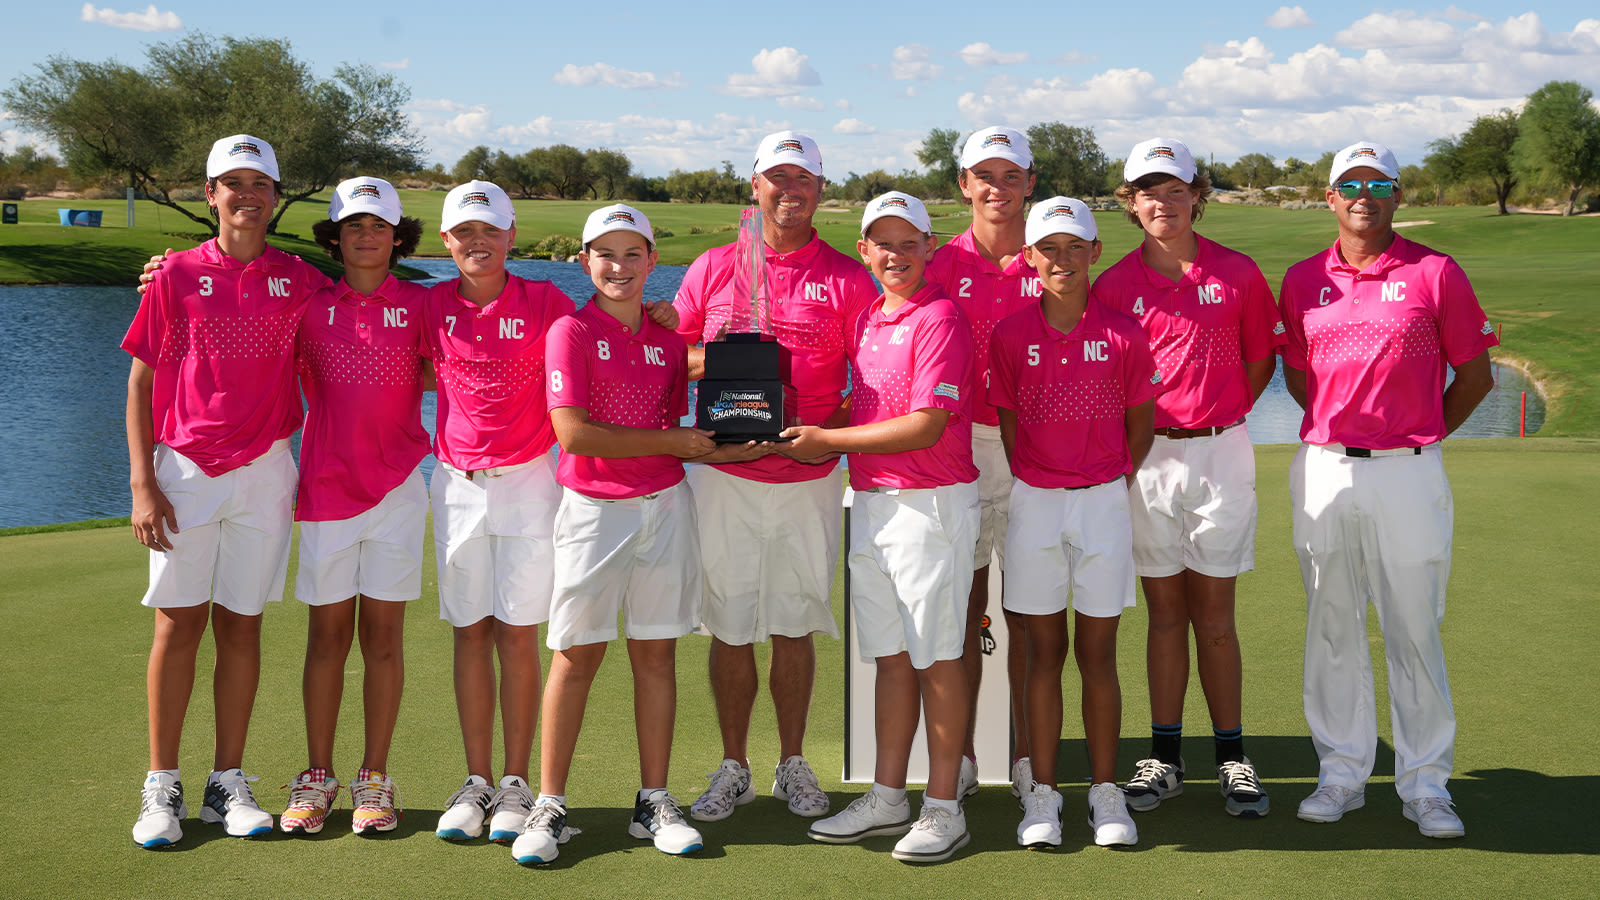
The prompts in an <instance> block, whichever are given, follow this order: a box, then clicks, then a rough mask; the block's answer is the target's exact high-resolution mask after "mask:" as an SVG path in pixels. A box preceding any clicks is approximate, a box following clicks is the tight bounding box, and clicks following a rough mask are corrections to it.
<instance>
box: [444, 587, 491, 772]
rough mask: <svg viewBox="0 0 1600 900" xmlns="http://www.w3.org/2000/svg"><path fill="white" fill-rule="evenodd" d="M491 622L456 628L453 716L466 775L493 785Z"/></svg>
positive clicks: (484, 621)
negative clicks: (458, 722) (457, 724)
mask: <svg viewBox="0 0 1600 900" xmlns="http://www.w3.org/2000/svg"><path fill="white" fill-rule="evenodd" d="M494 625H495V622H494V619H493V618H484V619H479V620H478V621H477V622H474V623H473V624H471V625H466V626H459V627H457V628H456V629H455V666H454V676H455V687H456V713H457V715H458V716H459V717H460V719H461V742H462V744H463V745H464V746H465V748H466V754H467V772H468V773H470V774H472V775H481V776H482V777H484V778H486V779H488V780H489V781H490V783H493V782H494V779H493V778H492V777H491V775H490V773H492V772H493V771H494V769H493V768H492V763H493V760H492V759H491V758H490V754H491V749H490V745H491V743H492V742H493V740H494V696H495V691H494Z"/></svg>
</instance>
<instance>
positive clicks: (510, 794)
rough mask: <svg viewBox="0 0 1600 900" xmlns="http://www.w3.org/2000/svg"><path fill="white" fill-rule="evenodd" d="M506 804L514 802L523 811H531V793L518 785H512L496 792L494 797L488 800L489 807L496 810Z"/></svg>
mask: <svg viewBox="0 0 1600 900" xmlns="http://www.w3.org/2000/svg"><path fill="white" fill-rule="evenodd" d="M507 802H514V803H515V804H516V805H518V806H520V807H522V808H523V809H524V810H531V809H533V791H531V790H529V789H528V788H525V787H523V786H522V785H520V784H513V785H511V786H510V787H503V788H500V789H498V790H496V791H495V792H494V796H493V797H491V798H490V799H489V805H490V806H491V807H493V808H494V809H496V810H498V809H499V808H500V806H501V805H502V804H504V803H507Z"/></svg>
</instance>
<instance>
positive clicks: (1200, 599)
mask: <svg viewBox="0 0 1600 900" xmlns="http://www.w3.org/2000/svg"><path fill="white" fill-rule="evenodd" d="M1184 575H1185V579H1184V580H1185V583H1186V586H1187V588H1188V598H1189V618H1190V620H1191V621H1192V622H1193V623H1194V644H1195V656H1196V658H1197V660H1198V662H1199V669H1200V687H1201V688H1202V689H1204V691H1205V695H1206V707H1207V709H1208V710H1209V711H1210V713H1211V724H1212V726H1213V727H1215V728H1219V729H1221V730H1223V731H1231V730H1232V729H1235V728H1238V727H1239V726H1240V723H1241V715H1242V712H1241V708H1242V706H1243V701H1242V699H1241V698H1242V695H1243V692H1244V661H1243V660H1242V658H1241V657H1240V653H1239V631H1238V629H1237V627H1236V626H1235V624H1234V615H1233V610H1234V588H1235V585H1236V584H1237V582H1238V579H1237V578H1212V577H1210V576H1207V575H1201V574H1200V573H1199V572H1195V571H1187V572H1185V573H1184Z"/></svg>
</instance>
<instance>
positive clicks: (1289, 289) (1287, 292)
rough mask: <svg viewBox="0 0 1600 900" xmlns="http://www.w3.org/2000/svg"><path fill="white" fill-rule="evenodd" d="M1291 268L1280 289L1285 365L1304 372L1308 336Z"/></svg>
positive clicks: (1279, 299)
mask: <svg viewBox="0 0 1600 900" xmlns="http://www.w3.org/2000/svg"><path fill="white" fill-rule="evenodd" d="M1298 280H1299V279H1297V278H1296V277H1295V270H1294V269H1293V268H1291V269H1290V270H1289V271H1288V272H1287V273H1285V274H1284V276H1283V287H1281V288H1279V289H1278V312H1279V314H1280V315H1281V316H1283V335H1284V344H1283V348H1282V352H1283V364H1284V365H1286V366H1289V367H1291V368H1295V369H1299V370H1300V371H1302V372H1304V371H1305V369H1306V335H1305V330H1304V327H1305V326H1304V323H1303V322H1301V320H1300V312H1299V309H1298V308H1297V306H1296V300H1297V298H1298V294H1299V291H1298V288H1297V286H1296V284H1295V282H1296V281H1298Z"/></svg>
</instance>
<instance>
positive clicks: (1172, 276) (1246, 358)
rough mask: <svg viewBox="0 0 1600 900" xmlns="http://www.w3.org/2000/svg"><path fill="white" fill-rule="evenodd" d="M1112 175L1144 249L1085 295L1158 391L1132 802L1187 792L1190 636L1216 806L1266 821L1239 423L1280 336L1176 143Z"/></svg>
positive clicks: (1139, 549) (1137, 511) (1157, 141)
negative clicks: (1121, 316)
mask: <svg viewBox="0 0 1600 900" xmlns="http://www.w3.org/2000/svg"><path fill="white" fill-rule="evenodd" d="M1122 177H1123V182H1122V186H1121V187H1119V188H1117V198H1118V199H1119V200H1121V201H1122V202H1123V203H1125V204H1126V205H1127V216H1128V221H1130V222H1132V223H1133V224H1134V225H1136V226H1138V227H1139V228H1140V229H1141V230H1143V232H1144V240H1143V241H1142V242H1141V243H1140V245H1139V246H1138V247H1137V248H1135V249H1134V250H1133V251H1132V252H1130V253H1128V255H1127V256H1124V257H1123V258H1122V259H1121V260H1119V261H1118V262H1117V263H1116V264H1115V265H1113V266H1111V268H1109V269H1107V270H1106V271H1105V272H1103V273H1102V274H1101V275H1100V277H1099V278H1097V279H1095V285H1094V291H1095V296H1096V297H1097V298H1098V299H1100V300H1101V301H1102V302H1104V303H1105V304H1107V305H1108V306H1110V307H1111V308H1113V309H1117V310H1120V311H1122V312H1124V313H1127V314H1128V315H1131V316H1133V317H1134V318H1136V319H1138V320H1139V322H1140V323H1141V324H1142V325H1143V326H1144V330H1145V331H1146V332H1147V333H1148V335H1149V341H1150V349H1151V350H1152V351H1153V352H1154V353H1155V358H1156V365H1157V366H1159V367H1160V369H1161V377H1162V383H1163V386H1164V388H1163V391H1162V393H1161V395H1160V396H1159V397H1157V398H1156V405H1155V443H1154V445H1153V446H1152V447H1151V449H1150V454H1149V455H1148V456H1146V457H1145V460H1144V464H1143V465H1142V466H1140V467H1139V474H1138V479H1137V481H1136V482H1135V484H1134V486H1133V501H1134V502H1133V554H1134V561H1135V563H1136V564H1137V565H1138V568H1139V575H1140V576H1141V577H1142V580H1143V582H1144V596H1145V602H1146V603H1147V604H1148V605H1149V612H1150V624H1149V633H1148V636H1147V639H1146V649H1145V656H1146V662H1147V668H1148V680H1149V686H1150V732H1151V738H1150V755H1149V756H1148V757H1147V758H1145V759H1141V760H1140V761H1139V763H1138V770H1137V772H1136V774H1135V775H1134V776H1133V778H1132V779H1130V780H1129V781H1128V786H1127V792H1128V805H1129V806H1131V807H1133V809H1135V810H1138V811H1140V812H1144V811H1148V810H1153V809H1155V808H1156V807H1157V806H1160V805H1161V801H1162V799H1163V798H1165V797H1175V796H1177V795H1179V794H1181V793H1183V780H1184V774H1185V773H1184V762H1183V757H1182V755H1181V744H1182V733H1183V698H1184V694H1185V693H1186V691H1187V689H1188V681H1189V633H1190V631H1191V629H1192V630H1193V632H1194V636H1195V648H1196V653H1197V655H1198V656H1199V660H1200V665H1199V668H1200V686H1201V688H1202V689H1203V690H1204V691H1205V697H1206V706H1207V708H1208V709H1209V710H1210V712H1211V730H1212V736H1213V740H1214V744H1215V759H1216V766H1217V784H1218V787H1219V788H1220V790H1221V792H1222V796H1223V797H1224V808H1225V809H1226V810H1227V811H1228V813H1229V814H1230V815H1234V816H1247V817H1257V816H1264V815H1266V814H1267V812H1268V809H1269V801H1268V799H1267V794H1266V791H1264V790H1263V789H1262V787H1261V781H1260V779H1259V778H1257V776H1256V771H1255V766H1254V765H1253V764H1252V763H1251V762H1250V758H1249V757H1247V756H1245V753H1244V726H1243V721H1242V715H1243V712H1242V706H1243V681H1244V674H1243V673H1244V665H1243V661H1242V659H1241V657H1240V653H1239V634H1238V629H1237V628H1236V627H1235V624H1234V589H1235V585H1236V582H1237V581H1238V576H1239V574H1240V573H1241V572H1246V571H1249V570H1250V569H1251V568H1253V567H1254V566H1255V537H1256V489H1255V488H1256V464H1255V450H1254V448H1253V447H1251V445H1250V435H1249V434H1248V433H1247V431H1246V429H1245V424H1244V417H1245V413H1247V412H1249V411H1250V407H1251V405H1252V404H1254V402H1255V398H1256V397H1258V396H1260V395H1261V392H1262V391H1263V390H1264V389H1265V388H1266V386H1267V382H1268V381H1270V380H1271V379H1272V372H1273V369H1274V367H1275V366H1276V364H1277V353H1276V350H1277V347H1278V346H1279V345H1280V344H1282V343H1283V326H1282V324H1281V323H1280V322H1279V320H1278V309H1277V304H1276V303H1275V302H1274V301H1273V299H1272V290H1271V289H1270V288H1269V287H1268V286H1267V280H1266V279H1265V278H1263V277H1262V275H1261V270H1260V269H1259V268H1258V267H1257V266H1256V264H1255V263H1254V262H1252V261H1251V260H1250V258H1249V257H1247V256H1245V255H1244V254H1242V253H1237V252H1235V251H1233V250H1229V249H1228V248H1226V247H1224V246H1222V245H1221V244H1218V243H1216V242H1214V241H1210V240H1207V239H1206V238H1204V237H1202V236H1201V235H1199V234H1197V233H1195V230H1194V223H1195V222H1197V221H1199V220H1200V216H1201V215H1203V214H1204V212H1205V207H1206V202H1207V200H1208V199H1209V198H1210V195H1211V180H1210V179H1209V178H1208V177H1207V176H1206V174H1205V173H1204V172H1200V171H1199V170H1198V169H1197V167H1196V166H1195V163H1194V157H1193V156H1192V155H1191V154H1190V153H1189V148H1188V147H1186V146H1184V144H1183V142H1181V141H1176V140H1173V139H1171V138H1152V139H1151V140H1148V141H1144V142H1142V143H1139V144H1136V145H1134V148H1133V150H1132V151H1131V152H1130V153H1129V154H1128V161H1127V164H1126V165H1125V166H1124V167H1123V173H1122Z"/></svg>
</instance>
